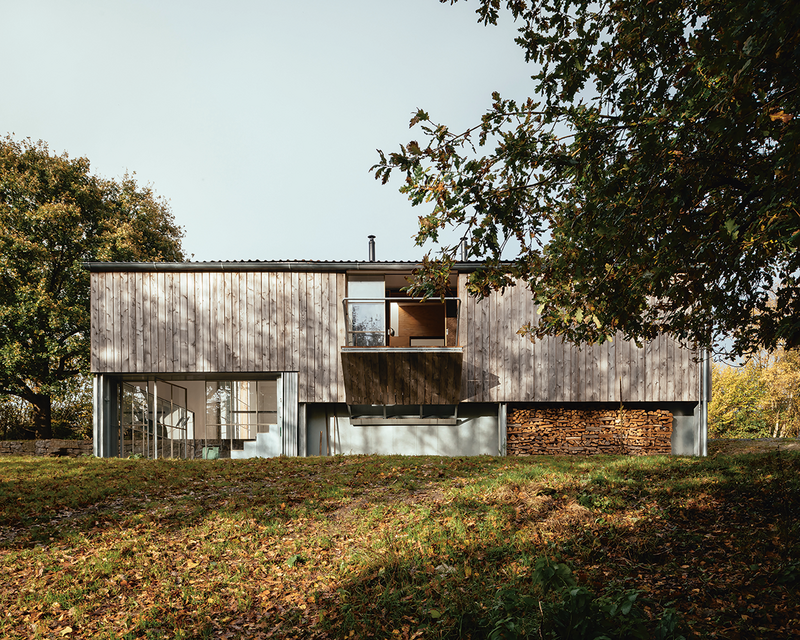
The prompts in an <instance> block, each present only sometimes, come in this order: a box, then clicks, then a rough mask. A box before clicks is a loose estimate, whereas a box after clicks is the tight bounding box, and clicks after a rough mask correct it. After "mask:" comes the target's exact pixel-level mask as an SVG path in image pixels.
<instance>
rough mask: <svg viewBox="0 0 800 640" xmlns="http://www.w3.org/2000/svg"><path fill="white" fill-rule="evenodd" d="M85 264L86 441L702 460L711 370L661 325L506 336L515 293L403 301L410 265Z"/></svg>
mask: <svg viewBox="0 0 800 640" xmlns="http://www.w3.org/2000/svg"><path fill="white" fill-rule="evenodd" d="M371 258H372V259H370V260H367V261H353V262H328V261H276V262H267V261H255V262H186V263H175V264H169V263H101V262H94V263H89V264H88V268H89V270H90V272H91V327H92V328H91V370H92V373H93V375H94V434H95V439H94V442H95V445H94V446H95V454H96V455H98V456H102V457H110V456H127V455H130V454H131V453H141V454H143V455H145V456H151V457H187V456H188V457H199V456H200V455H201V454H203V453H206V454H207V453H208V452H213V453H214V454H220V455H222V456H225V457H227V456H230V457H233V458H243V457H251V456H277V455H287V456H306V455H320V454H321V455H332V454H339V453H344V454H349V453H354V454H368V453H398V454H409V455H413V454H436V455H479V454H489V455H505V454H508V455H514V454H523V453H592V452H611V453H652V452H660V453H673V454H689V455H692V454H694V455H704V454H705V439H706V410H707V409H706V408H707V402H708V399H709V392H708V389H709V382H708V381H709V367H708V363H707V361H702V359H700V358H698V353H697V352H696V351H693V350H691V349H689V348H686V347H684V346H682V345H680V344H678V343H677V342H676V341H675V340H673V339H671V338H668V337H666V336H660V337H659V338H657V339H656V340H653V341H652V342H650V343H648V344H645V345H642V346H641V347H637V346H636V345H635V344H632V343H630V342H627V341H624V340H622V339H620V338H618V339H615V340H613V341H612V342H609V343H606V344H602V345H594V346H584V347H581V348H579V347H576V346H573V345H569V344H564V343H562V342H561V341H560V340H558V339H555V338H548V339H545V340H541V341H537V342H535V343H533V342H531V341H529V340H528V339H526V338H523V337H521V336H520V335H518V334H517V332H516V331H517V329H518V328H519V327H520V326H522V325H523V324H524V323H525V322H527V321H530V320H534V321H535V319H536V307H535V305H534V304H533V302H532V300H531V298H530V296H529V295H528V294H527V293H526V290H525V289H524V288H523V287H512V288H508V289H506V290H505V291H504V292H502V293H500V292H495V293H493V294H492V295H490V296H489V297H488V298H485V299H484V300H482V301H477V300H475V299H474V298H471V297H470V296H469V295H467V294H466V287H465V285H466V282H467V278H468V277H469V274H470V273H471V272H472V271H473V270H475V269H476V268H479V267H480V263H477V262H461V263H456V264H455V266H454V271H453V273H452V274H451V281H450V285H451V289H452V292H453V295H452V297H448V298H446V299H445V300H444V301H442V300H439V299H436V300H427V301H422V300H419V299H412V298H409V297H408V296H407V295H406V294H405V293H404V292H403V291H402V288H403V287H404V286H405V285H406V284H407V282H406V277H407V276H409V275H410V274H411V271H412V270H413V269H414V268H415V267H416V266H417V265H416V264H414V263H411V262H381V261H376V260H374V257H373V256H372V255H371Z"/></svg>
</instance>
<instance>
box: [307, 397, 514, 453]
mask: <svg viewBox="0 0 800 640" xmlns="http://www.w3.org/2000/svg"><path fill="white" fill-rule="evenodd" d="M326 410H327V415H326ZM326 424H327V429H326ZM305 431H306V447H305V449H306V450H305V455H309V456H317V455H320V454H321V455H333V454H339V453H342V454H372V453H377V454H387V455H388V454H398V455H408V456H417V455H434V456H477V455H495V456H496V455H498V453H499V445H498V433H497V405H477V404H476V405H461V406H459V408H458V423H457V424H455V425H430V424H419V425H414V424H402V425H400V424H397V423H392V422H391V421H390V420H387V421H386V424H381V425H372V426H356V425H353V424H351V421H350V418H349V416H348V413H347V408H346V407H345V406H344V405H333V404H329V405H324V404H309V405H306V429H305ZM320 435H321V441H322V450H321V452H320ZM301 455H302V452H301Z"/></svg>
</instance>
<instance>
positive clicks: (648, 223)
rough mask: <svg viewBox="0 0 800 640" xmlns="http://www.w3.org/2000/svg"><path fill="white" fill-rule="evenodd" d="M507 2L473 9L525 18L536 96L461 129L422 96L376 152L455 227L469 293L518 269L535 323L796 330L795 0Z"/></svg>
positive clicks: (786, 333) (579, 330)
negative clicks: (440, 117)
mask: <svg viewBox="0 0 800 640" xmlns="http://www.w3.org/2000/svg"><path fill="white" fill-rule="evenodd" d="M442 1H443V2H444V1H446V0H442ZM455 1H456V0H451V3H452V2H455ZM504 4H505V5H506V9H507V11H503V10H502V9H501V7H500V5H501V3H500V0H480V6H479V8H478V13H479V16H480V19H481V20H482V21H483V22H485V23H487V24H489V23H491V24H494V23H496V21H497V20H498V19H499V18H500V19H502V18H503V17H509V14H510V17H513V19H515V20H516V21H517V23H518V24H519V25H520V28H519V36H518V38H517V43H518V44H519V45H520V46H521V47H522V49H523V50H524V52H525V56H526V59H527V60H528V61H530V62H531V63H532V65H533V68H534V69H535V71H536V73H535V75H533V76H532V79H533V86H532V89H533V91H532V92H531V94H532V95H534V97H532V98H529V99H527V100H524V101H514V100H508V99H504V98H502V97H501V96H499V95H498V94H494V95H493V104H492V106H491V108H490V109H489V111H488V112H486V113H485V114H484V115H483V116H482V117H481V119H480V122H479V123H476V125H475V126H474V127H472V128H470V129H469V130H467V131H460V132H453V131H450V129H449V128H448V127H446V126H445V125H443V124H436V123H434V122H433V121H432V120H431V118H430V117H429V115H428V114H427V113H426V112H424V111H422V110H420V111H418V112H417V113H416V114H415V115H414V117H413V118H412V120H411V125H412V127H413V126H415V125H416V126H419V127H421V129H422V132H423V134H424V136H425V140H424V142H418V141H411V142H409V143H408V144H405V145H402V146H401V147H400V150H399V151H398V152H395V153H390V154H385V153H383V152H379V153H380V160H379V163H378V164H376V165H375V166H374V167H373V170H374V171H375V174H376V177H377V178H379V179H381V180H382V181H384V182H386V181H387V180H388V179H389V177H390V174H391V173H392V171H393V170H400V171H401V172H403V173H404V174H405V178H406V182H405V184H404V185H403V187H402V188H401V191H403V192H405V193H407V194H408V196H409V198H410V200H411V201H412V203H413V204H414V205H420V204H424V203H429V205H428V206H431V210H430V212H429V213H427V214H426V215H423V216H421V217H420V230H419V234H418V236H417V241H418V242H419V243H420V244H422V243H424V242H426V241H428V240H433V241H436V240H437V239H438V235H439V233H440V231H441V230H442V229H444V228H446V227H460V228H461V230H462V231H463V235H464V237H465V239H466V243H467V245H468V251H469V256H470V257H471V258H480V259H485V260H487V264H488V266H487V268H486V269H484V270H483V271H481V272H479V273H476V274H475V276H474V277H473V279H472V281H471V292H472V293H473V294H476V295H479V296H481V295H485V294H486V293H488V292H489V291H490V290H491V289H495V288H502V287H504V286H508V285H509V284H511V283H512V282H513V281H514V280H515V279H521V280H523V281H524V282H525V283H526V284H527V286H528V287H529V288H530V289H531V292H532V295H533V296H534V297H535V299H536V300H537V302H538V304H539V310H540V319H539V322H538V323H537V324H536V325H534V326H529V327H527V328H526V330H527V332H528V333H529V334H530V335H531V337H541V336H543V335H559V336H563V337H564V338H565V339H567V340H570V341H575V342H593V341H603V340H606V339H609V338H610V337H611V336H613V335H614V334H615V333H616V332H617V331H620V332H621V333H622V334H623V335H624V337H626V338H629V339H635V340H637V341H641V340H646V339H649V338H652V337H653V336H655V335H656V334H657V333H659V332H667V333H670V334H672V335H674V336H676V337H677V338H679V339H682V340H686V341H688V342H691V343H693V344H695V345H698V346H703V347H712V346H713V345H714V343H715V341H717V340H719V338H720V337H721V336H729V337H731V338H732V339H733V349H732V351H733V352H734V353H747V352H751V351H753V350H756V349H758V348H760V347H762V346H766V347H767V348H768V349H774V348H775V347H776V346H777V345H780V344H783V345H786V346H788V347H793V346H797V345H800V271H799V269H800V252H798V246H799V245H800V212H799V211H798V184H799V183H800V133H799V132H798V122H800V118H798V115H800V112H799V110H798V106H799V105H800V81H799V80H798V79H799V78H800V2H797V1H796V0H649V1H644V0H641V1H624V2H623V1H619V0H615V1H612V2H607V1H600V2H597V1H596V0H575V1H573V0H546V1H537V0H507V1H506V2H505V3H504ZM501 13H503V14H504V15H501ZM507 247H512V248H513V250H514V257H513V260H510V261H505V262H502V261H501V258H506V257H508V256H505V255H503V253H502V251H503V249H504V248H507ZM517 248H518V251H517ZM456 251H457V249H456V247H445V248H444V250H443V254H444V255H443V256H441V258H442V260H444V261H445V263H446V262H447V260H448V259H450V258H453V257H455V253H456ZM429 293H430V292H429Z"/></svg>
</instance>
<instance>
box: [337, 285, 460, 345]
mask: <svg viewBox="0 0 800 640" xmlns="http://www.w3.org/2000/svg"><path fill="white" fill-rule="evenodd" d="M409 302H417V303H425V304H434V303H437V302H440V303H441V304H442V305H448V304H454V305H455V316H453V315H450V316H448V315H447V309H446V308H445V316H444V319H443V324H442V335H444V336H445V345H447V320H448V318H453V317H455V320H456V327H455V332H456V335H455V342H456V343H457V342H458V333H459V329H460V322H461V299H460V298H450V297H449V298H444V299H442V298H405V297H394V298H342V307H343V308H344V321H345V332H346V334H347V335H346V338H345V345H346V346H348V347H386V346H388V342H389V340H388V337H389V336H390V335H391V334H390V331H391V321H390V317H387V316H390V313H391V311H390V305H391V304H392V303H395V304H401V305H405V304H407V303H409ZM370 311H372V312H373V313H370ZM359 316H362V317H359ZM450 346H453V345H450Z"/></svg>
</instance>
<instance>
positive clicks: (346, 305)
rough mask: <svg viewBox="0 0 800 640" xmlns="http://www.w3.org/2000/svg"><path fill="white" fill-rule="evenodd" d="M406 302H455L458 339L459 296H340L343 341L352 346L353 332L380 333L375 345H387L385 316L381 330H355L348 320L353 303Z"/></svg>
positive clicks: (459, 319)
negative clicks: (343, 332) (343, 322)
mask: <svg viewBox="0 0 800 640" xmlns="http://www.w3.org/2000/svg"><path fill="white" fill-rule="evenodd" d="M392 302H394V303H406V302H421V303H434V302H440V303H441V304H444V303H446V302H455V303H456V316H455V317H456V341H458V334H459V331H460V329H461V298H458V297H450V296H448V297H445V298H422V297H404V296H403V297H398V296H394V297H384V298H355V297H352V298H342V307H343V310H344V321H345V334H346V338H345V343H346V345H347V346H354V345H353V335H354V334H376V335H377V334H380V335H381V344H380V345H377V346H387V345H386V335H387V329H388V322H387V319H386V317H384V322H383V324H384V328H383V330H382V331H357V330H354V329H353V328H352V321H351V320H350V307H351V306H352V305H353V304H376V305H377V304H383V305H386V303H392Z"/></svg>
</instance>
